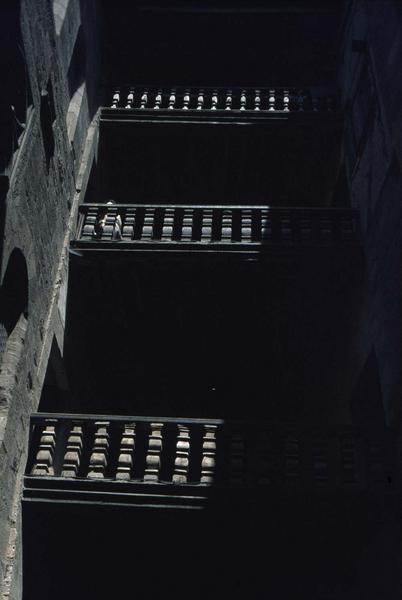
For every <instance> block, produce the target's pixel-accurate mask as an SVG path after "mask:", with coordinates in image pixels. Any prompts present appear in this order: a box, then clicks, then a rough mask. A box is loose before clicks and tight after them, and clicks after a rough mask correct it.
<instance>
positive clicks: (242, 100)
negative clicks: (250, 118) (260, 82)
mask: <svg viewBox="0 0 402 600" xmlns="http://www.w3.org/2000/svg"><path fill="white" fill-rule="evenodd" d="M246 107H247V96H246V90H242V92H241V94H240V110H246Z"/></svg>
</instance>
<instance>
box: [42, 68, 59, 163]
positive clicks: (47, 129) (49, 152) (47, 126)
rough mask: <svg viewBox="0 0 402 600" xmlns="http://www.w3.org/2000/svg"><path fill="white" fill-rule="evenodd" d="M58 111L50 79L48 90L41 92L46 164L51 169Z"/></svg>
mask: <svg viewBox="0 0 402 600" xmlns="http://www.w3.org/2000/svg"><path fill="white" fill-rule="evenodd" d="M55 121H56V111H55V108H54V98H53V86H52V82H51V80H50V79H49V81H48V84H47V87H46V90H42V92H41V100H40V125H41V130H42V138H43V147H44V150H45V157H46V166H47V169H48V170H49V165H50V160H51V158H52V157H53V156H54V147H55V143H54V131H53V128H54V124H55Z"/></svg>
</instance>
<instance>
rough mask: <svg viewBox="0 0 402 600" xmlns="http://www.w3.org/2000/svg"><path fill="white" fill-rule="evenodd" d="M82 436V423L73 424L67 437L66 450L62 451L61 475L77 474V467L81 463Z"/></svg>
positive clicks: (70, 475)
mask: <svg viewBox="0 0 402 600" xmlns="http://www.w3.org/2000/svg"><path fill="white" fill-rule="evenodd" d="M83 437H84V433H83V431H82V425H78V424H77V423H75V424H73V425H72V426H71V430H70V433H69V435H68V438H67V444H66V451H65V453H64V458H63V466H62V470H61V476H62V477H68V478H73V477H77V476H78V469H79V468H80V463H81V454H82V447H83Z"/></svg>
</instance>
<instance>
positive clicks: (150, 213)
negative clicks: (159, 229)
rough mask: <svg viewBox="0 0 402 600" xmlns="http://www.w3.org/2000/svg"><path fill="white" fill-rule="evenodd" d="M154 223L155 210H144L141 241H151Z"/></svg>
mask: <svg viewBox="0 0 402 600" xmlns="http://www.w3.org/2000/svg"><path fill="white" fill-rule="evenodd" d="M154 221H155V209H154V208H148V207H147V208H146V209H145V214H144V222H143V226H142V235H141V241H143V242H146V241H150V240H152V237H153V231H154Z"/></svg>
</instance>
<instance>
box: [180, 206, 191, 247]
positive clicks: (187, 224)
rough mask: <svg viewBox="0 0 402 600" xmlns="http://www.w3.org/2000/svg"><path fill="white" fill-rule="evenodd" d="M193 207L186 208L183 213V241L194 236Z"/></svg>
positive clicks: (188, 240) (187, 240)
mask: <svg viewBox="0 0 402 600" xmlns="http://www.w3.org/2000/svg"><path fill="white" fill-rule="evenodd" d="M193 219H194V211H193V209H188V208H187V209H185V210H184V215H183V225H182V228H181V240H182V242H190V241H191V240H192V237H193Z"/></svg>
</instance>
